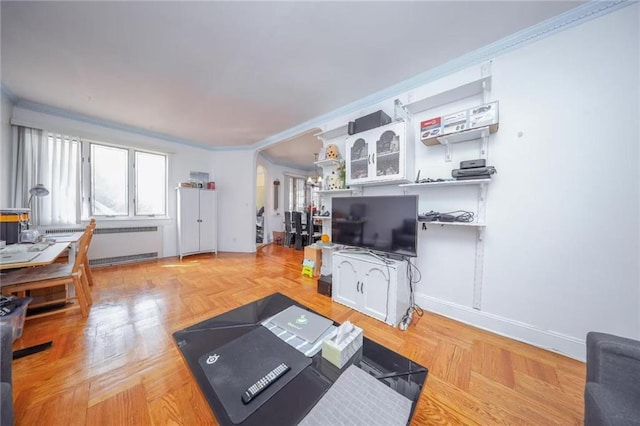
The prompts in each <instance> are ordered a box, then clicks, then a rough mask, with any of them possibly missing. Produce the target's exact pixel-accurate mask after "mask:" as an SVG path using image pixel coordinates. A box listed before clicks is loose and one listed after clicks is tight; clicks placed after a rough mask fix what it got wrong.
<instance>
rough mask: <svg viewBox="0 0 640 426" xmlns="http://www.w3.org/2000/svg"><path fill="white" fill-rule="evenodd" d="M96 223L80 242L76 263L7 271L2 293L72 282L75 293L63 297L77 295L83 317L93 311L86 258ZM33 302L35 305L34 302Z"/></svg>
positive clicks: (63, 310)
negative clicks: (90, 308)
mask: <svg viewBox="0 0 640 426" xmlns="http://www.w3.org/2000/svg"><path fill="white" fill-rule="evenodd" d="M94 228H95V225H93V227H92V226H91V225H89V226H87V229H86V230H85V232H84V235H83V236H82V238H81V240H80V244H79V249H78V255H77V256H76V258H75V260H74V262H73V265H71V264H61V263H53V264H51V265H46V266H36V267H33V268H24V269H17V270H15V271H10V272H7V273H6V274H5V275H3V277H2V281H1V282H0V291H1V292H2V294H5V295H8V294H12V293H18V294H24V292H26V291H29V290H36V289H41V288H50V287H55V286H59V285H63V284H64V285H68V284H71V285H73V287H74V290H75V297H68V298H65V299H63V300H64V301H67V300H70V299H73V298H75V299H77V301H78V305H79V308H80V312H81V313H82V316H83V317H86V316H88V315H89V306H90V305H91V304H92V299H91V291H90V290H89V284H88V281H87V275H86V274H85V273H84V270H85V268H84V267H83V265H84V264H85V259H86V256H87V250H88V248H89V246H88V243H89V240H90V239H91V235H92V234H93V230H94ZM54 303H60V301H55V302H48V303H47V302H45V303H43V304H40V306H45V305H47V304H49V305H50V304H54ZM32 306H33V305H32ZM75 308H76V306H69V307H66V308H63V309H55V310H51V311H49V312H44V313H42V314H38V315H31V316H28V317H27V318H36V317H40V316H45V315H53V314H57V313H60V312H65V311H68V310H71V309H75Z"/></svg>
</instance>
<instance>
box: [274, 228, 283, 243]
mask: <svg viewBox="0 0 640 426" xmlns="http://www.w3.org/2000/svg"><path fill="white" fill-rule="evenodd" d="M273 243H274V244H277V245H279V246H281V245H283V244H284V231H273Z"/></svg>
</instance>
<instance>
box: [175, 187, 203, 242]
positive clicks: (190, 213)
mask: <svg viewBox="0 0 640 426" xmlns="http://www.w3.org/2000/svg"><path fill="white" fill-rule="evenodd" d="M198 193H199V190H198V189H196V188H180V190H179V191H178V209H179V210H178V222H179V223H178V237H179V244H180V247H179V250H180V254H181V255H182V254H184V253H193V252H197V251H199V250H200V235H199V234H200V223H199V222H198V220H199V219H200V217H199V211H198V204H199V194H198Z"/></svg>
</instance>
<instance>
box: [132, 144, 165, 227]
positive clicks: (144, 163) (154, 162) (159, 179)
mask: <svg viewBox="0 0 640 426" xmlns="http://www.w3.org/2000/svg"><path fill="white" fill-rule="evenodd" d="M134 165H135V171H136V195H135V201H136V203H135V206H136V215H164V214H165V213H166V211H167V210H166V199H167V197H166V193H167V182H166V175H167V174H166V167H167V158H166V157H165V156H164V155H160V154H152V153H149V152H140V151H136V153H135V163H134Z"/></svg>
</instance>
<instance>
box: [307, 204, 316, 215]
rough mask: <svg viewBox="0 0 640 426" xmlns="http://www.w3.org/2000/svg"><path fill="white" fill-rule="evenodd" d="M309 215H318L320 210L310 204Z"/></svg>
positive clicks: (308, 207)
mask: <svg viewBox="0 0 640 426" xmlns="http://www.w3.org/2000/svg"><path fill="white" fill-rule="evenodd" d="M307 213H312V214H316V213H318V208H317V207H316V206H313V205H311V204H309V205H308V206H307Z"/></svg>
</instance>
